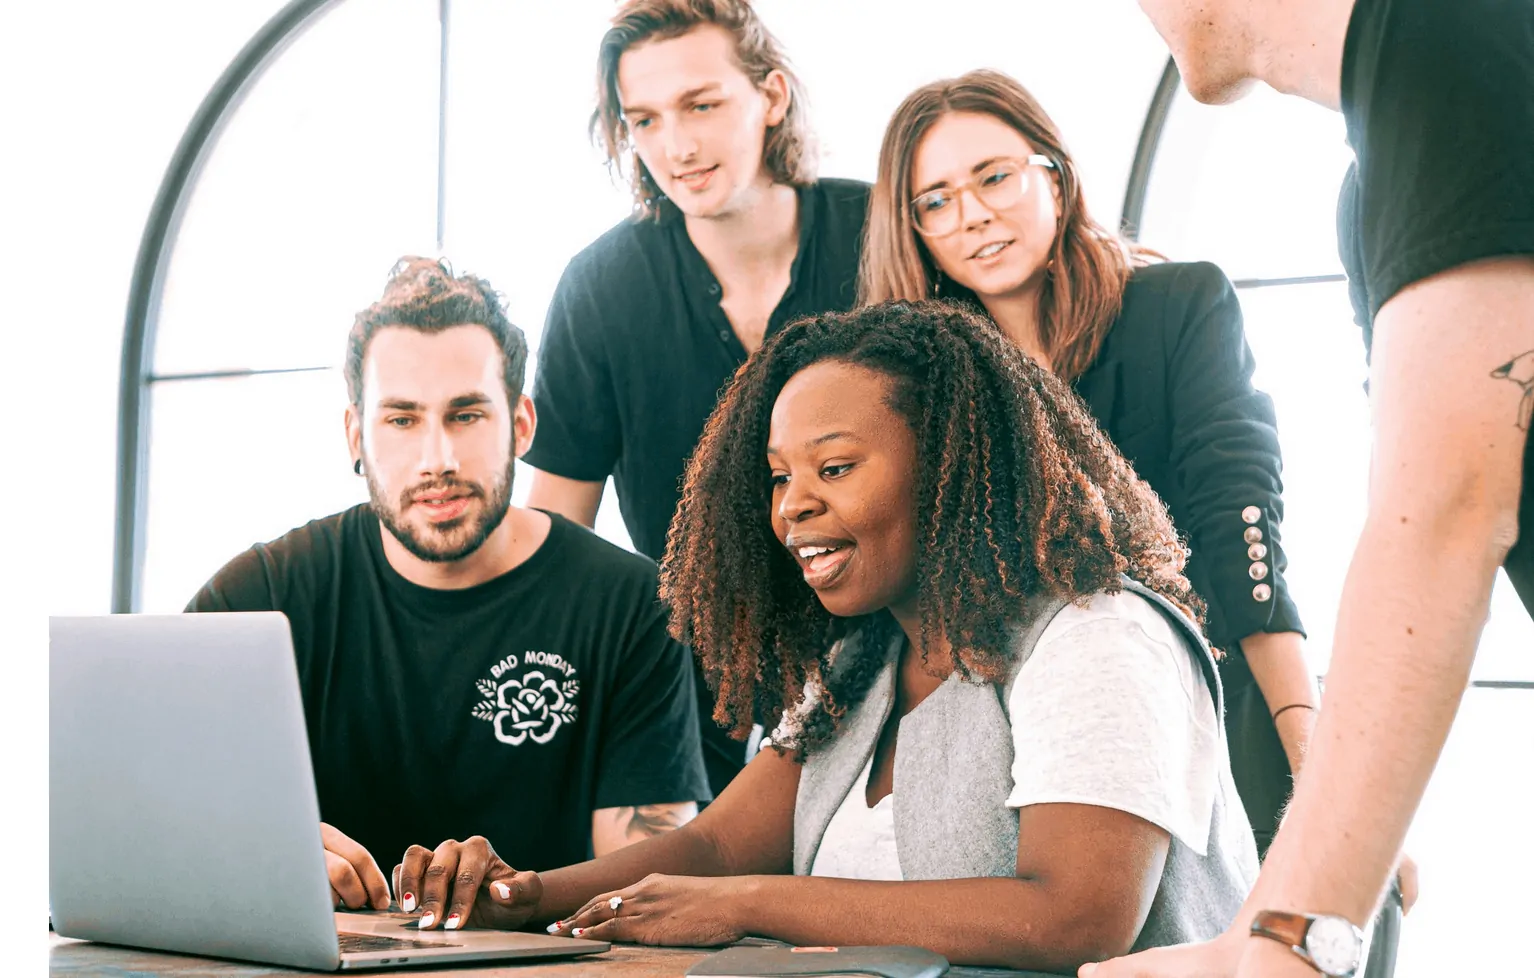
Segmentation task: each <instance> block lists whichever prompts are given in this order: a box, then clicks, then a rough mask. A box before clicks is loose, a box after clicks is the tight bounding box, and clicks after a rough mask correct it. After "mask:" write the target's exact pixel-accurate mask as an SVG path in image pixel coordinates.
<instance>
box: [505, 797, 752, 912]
mask: <svg viewBox="0 0 1534 978" xmlns="http://www.w3.org/2000/svg"><path fill="white" fill-rule="evenodd" d="M651 873H662V874H665V875H667V876H728V875H729V874H730V867H729V866H728V865H726V861H725V859H724V858H723V857H722V856H721V854H720V852H719V850H718V848H717V847H716V846H715V845H714V843H713V840H712V839H711V838H710V837H709V836H708V834H707V833H706V832H700V831H698V830H697V823H696V822H691V823H688V824H687V825H684V826H682V827H681V828H679V829H677V830H676V831H675V832H666V833H664V834H662V835H657V836H655V837H654V838H650V839H646V840H644V841H643V842H636V843H634V844H633V845H631V846H624V847H623V848H622V849H619V850H617V851H615V852H610V853H608V854H607V855H605V856H601V857H599V858H597V859H589V860H587V861H586V862H583V863H576V864H575V865H573V866H565V867H563V868H561V869H553V870H549V871H548V872H541V873H539V874H538V876H539V878H540V879H542V880H543V896H542V898H540V899H539V901H538V912H537V913H536V914H534V915H533V918H532V920H530V921H529V923H530V924H531V923H537V924H548V923H551V922H552V921H555V920H562V919H564V918H565V917H568V916H570V914H572V913H574V912H575V911H577V910H579V909H580V908H581V906H582V905H583V904H584V903H585V902H586V901H587V900H589V899H591V898H592V897H593V896H596V895H597V894H598V893H604V892H606V891H608V890H618V889H622V888H623V887H625V886H628V885H630V884H631V883H635V882H637V881H639V880H642V879H644V878H645V877H646V876H649V875H650V874H651Z"/></svg>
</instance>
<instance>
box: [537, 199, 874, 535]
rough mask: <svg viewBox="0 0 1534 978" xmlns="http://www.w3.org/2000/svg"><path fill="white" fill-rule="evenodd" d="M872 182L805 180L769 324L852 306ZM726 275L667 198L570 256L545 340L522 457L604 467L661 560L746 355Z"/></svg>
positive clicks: (634, 527)
mask: <svg viewBox="0 0 1534 978" xmlns="http://www.w3.org/2000/svg"><path fill="white" fill-rule="evenodd" d="M868 191H869V187H868V185H867V184H865V183H862V182H859V181H854V180H821V181H819V182H818V183H815V184H812V185H810V186H808V187H804V188H801V189H800V191H799V253H798V255H797V256H796V257H795V258H794V265H793V273H792V278H791V280H790V282H789V286H788V291H787V292H785V293H784V294H783V299H782V300H781V301H780V302H779V303H778V306H777V308H776V309H774V310H773V313H772V317H771V319H770V320H769V321H768V325H767V332H768V334H769V335H770V334H772V333H773V332H775V331H777V330H779V329H782V328H783V326H784V325H786V324H787V323H789V322H791V321H793V320H795V319H798V318H800V317H802V316H807V315H812V314H814V313H819V312H829V311H837V312H841V311H845V310H847V309H850V308H852V305H853V303H854V301H855V299H856V293H857V271H858V258H859V256H860V255H861V253H862V240H863V219H864V217H865V216H866V214H867V211H868ZM721 292H722V290H721V288H720V286H719V280H718V279H717V278H715V276H714V273H713V272H712V271H711V270H710V269H709V267H708V263H707V262H705V261H704V260H703V256H702V255H700V254H699V253H698V249H697V248H695V247H694V246H693V243H692V239H691V238H689V237H688V236H687V225H686V222H685V221H684V220H683V217H682V214H681V212H680V211H678V210H677V209H676V208H675V207H674V206H673V205H671V204H670V203H669V202H666V203H663V204H662V211H661V215H660V218H659V219H658V220H656V219H637V218H636V219H630V220H626V221H624V222H623V223H621V224H619V225H618V226H617V227H615V228H613V229H612V230H610V231H608V232H607V233H606V234H604V235H602V236H601V237H600V238H598V239H597V240H596V241H595V242H594V243H592V244H591V245H590V246H589V247H588V248H586V250H585V251H582V252H581V253H580V254H578V255H576V256H575V258H574V259H573V260H571V262H570V264H569V265H568V266H567V267H566V268H565V272H564V275H563V276H562V277H561V278H560V280H559V286H558V288H556V289H555V291H554V299H553V301H552V303H550V305H549V315H548V320H547V322H546V324H545V325H544V329H543V341H542V345H541V346H540V348H539V351H538V370H537V376H536V378H535V380H534V384H533V402H534V403H535V404H536V405H537V409H538V433H537V436H536V437H535V438H534V439H533V447H532V450H531V451H529V452H528V453H527V455H526V457H525V461H526V462H527V463H528V464H529V465H532V466H534V467H535V468H539V469H542V470H543V471H545V472H550V473H553V474H554V475H560V476H564V477H565V478H567V479H581V480H585V481H588V482H598V481H602V480H605V479H606V478H607V477H608V476H609V475H611V476H612V477H613V482H614V484H615V486H616V488H617V490H618V502H619V505H620V506H621V508H622V510H623V522H624V525H625V526H627V527H628V532H629V537H630V538H631V539H632V540H633V541H634V547H635V549H637V550H638V551H639V552H640V553H642V554H644V555H646V556H647V557H650V558H651V559H652V560H659V559H660V558H661V555H662V553H663V552H664V551H665V548H666V529H667V527H669V526H670V525H671V515H672V513H673V512H675V511H676V506H677V501H678V500H679V498H680V490H679V484H680V481H681V478H682V471H683V467H684V465H685V464H686V461H687V458H688V456H690V455H691V454H692V450H693V447H694V446H695V445H696V444H697V443H698V438H699V437H700V436H701V435H702V434H703V425H704V423H705V422H706V421H707V420H708V416H709V414H710V413H711V412H712V411H713V409H714V404H715V403H716V402H717V400H718V397H719V391H720V389H721V388H722V387H723V386H724V384H725V382H726V381H727V380H729V379H730V377H731V376H733V375H734V373H735V371H736V369H737V368H738V367H740V365H741V364H743V363H744V362H745V361H746V350H745V347H743V346H741V344H740V340H739V339H738V338H736V336H735V331H734V330H733V329H732V328H731V327H730V320H729V318H728V317H727V316H725V314H724V310H723V309H721V308H720V306H719V300H720V296H721Z"/></svg>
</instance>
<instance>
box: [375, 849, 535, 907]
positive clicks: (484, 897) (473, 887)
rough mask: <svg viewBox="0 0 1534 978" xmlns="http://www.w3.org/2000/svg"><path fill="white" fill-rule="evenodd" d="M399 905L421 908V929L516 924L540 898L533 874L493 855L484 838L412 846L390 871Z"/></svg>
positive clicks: (493, 851) (492, 850)
mask: <svg viewBox="0 0 1534 978" xmlns="http://www.w3.org/2000/svg"><path fill="white" fill-rule="evenodd" d="M394 889H395V892H396V893H399V894H400V907H401V908H402V909H404V910H406V911H411V910H413V909H415V908H416V907H417V906H419V909H420V911H421V918H420V921H419V926H420V927H421V928H422V929H423V930H430V929H432V928H435V927H441V928H443V929H444V930H457V929H458V928H460V927H467V926H486V925H488V926H492V927H505V926H514V925H516V924H519V923H521V922H522V921H523V920H525V919H526V917H527V915H528V914H529V913H531V912H532V910H533V908H535V907H536V906H537V905H538V901H539V900H540V899H541V897H542V895H543V881H542V880H541V879H539V877H538V874H537V873H531V872H524V873H519V872H517V871H516V870H515V869H513V868H511V867H510V866H509V865H507V864H506V862H505V861H504V860H502V859H501V858H500V857H499V856H497V855H496V854H495V850H494V849H493V848H491V846H490V843H489V841H488V840H486V839H485V837H484V836H479V835H476V836H471V837H470V838H468V839H465V840H464V841H463V842H458V841H455V840H451V839H450V840H448V841H447V842H444V843H442V844H441V845H439V846H438V847H437V848H436V849H435V850H431V849H427V848H426V847H424V846H411V847H410V848H409V849H407V850H405V858H404V861H403V862H401V863H400V864H399V865H398V866H396V867H395V868H394Z"/></svg>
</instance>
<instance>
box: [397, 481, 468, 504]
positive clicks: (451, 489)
mask: <svg viewBox="0 0 1534 978" xmlns="http://www.w3.org/2000/svg"><path fill="white" fill-rule="evenodd" d="M435 492H444V493H453V494H454V495H460V496H472V497H475V498H479V499H483V498H485V489H484V487H483V486H481V485H480V484H479V483H477V482H470V481H468V480H466V479H455V478H452V477H448V478H446V479H433V480H432V481H430V482H422V483H420V484H419V485H414V486H411V487H410V488H409V489H406V490H405V491H404V492H402V493H400V509H404V508H405V507H407V506H410V505H412V504H414V503H415V502H416V501H417V500H418V499H419V498H420V497H421V496H424V495H426V494H427V493H435Z"/></svg>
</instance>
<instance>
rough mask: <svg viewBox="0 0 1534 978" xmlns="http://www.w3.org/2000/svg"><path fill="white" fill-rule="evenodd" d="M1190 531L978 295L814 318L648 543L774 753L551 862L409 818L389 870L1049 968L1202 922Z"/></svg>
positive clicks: (1237, 844) (713, 440)
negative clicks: (609, 842) (411, 832)
mask: <svg viewBox="0 0 1534 978" xmlns="http://www.w3.org/2000/svg"><path fill="white" fill-rule="evenodd" d="M1183 560H1184V552H1183V550H1182V547H1181V545H1180V544H1179V542H1178V540H1177V537H1176V534H1175V532H1174V531H1173V529H1172V525H1171V523H1170V521H1169V520H1168V518H1167V515H1166V511H1165V509H1164V508H1163V506H1162V504H1161V503H1160V501H1159V500H1158V499H1157V498H1156V496H1155V494H1154V493H1152V492H1151V491H1150V489H1149V488H1148V487H1147V486H1146V485H1145V484H1144V483H1143V482H1141V481H1139V480H1138V479H1137V478H1136V477H1135V475H1134V472H1133V470H1132V469H1131V468H1130V466H1129V465H1128V463H1126V462H1125V461H1124V459H1123V458H1122V457H1120V456H1119V455H1118V453H1117V452H1116V451H1115V450H1114V448H1113V446H1112V444H1111V443H1110V442H1109V441H1108V439H1107V438H1105V437H1104V436H1103V434H1102V433H1101V432H1100V431H1099V430H1098V428H1097V426H1096V424H1095V423H1094V422H1093V421H1092V418H1091V416H1090V415H1089V414H1088V413H1087V411H1086V408H1085V407H1084V405H1082V403H1081V402H1080V401H1079V400H1078V399H1077V398H1076V397H1075V395H1074V394H1072V393H1071V391H1070V389H1069V388H1068V387H1067V386H1066V385H1065V384H1064V383H1062V382H1061V381H1060V380H1058V379H1057V378H1055V377H1054V376H1052V375H1051V374H1050V373H1048V372H1047V371H1045V370H1043V369H1041V368H1040V367H1039V366H1038V365H1037V364H1035V363H1034V362H1033V361H1032V360H1030V359H1029V358H1028V357H1026V356H1024V355H1023V354H1022V353H1020V352H1019V351H1018V350H1017V349H1016V348H1015V347H1014V346H1013V345H1012V344H1010V343H1009V342H1007V340H1006V339H1005V338H1004V337H1003V336H1002V335H1001V334H1000V333H999V332H997V330H996V329H995V328H994V327H993V326H992V325H991V324H990V323H988V322H985V321H983V320H982V319H980V318H979V317H976V316H974V315H972V314H970V313H968V312H965V311H964V310H962V309H960V308H958V307H954V306H949V305H946V304H943V303H898V302H897V303H889V304H885V305H881V306H876V307H873V308H868V309H863V310H859V311H857V312H853V313H845V314H826V315H821V316H816V317H813V318H810V319H806V320H801V321H800V322H798V323H796V324H794V325H792V326H790V327H788V328H787V329H785V330H783V331H782V332H781V333H780V334H778V335H776V336H774V337H773V338H771V339H769V340H768V342H767V343H766V344H765V345H764V346H763V348H762V349H761V350H760V351H759V352H758V353H757V354H756V355H755V356H753V357H752V358H751V359H750V360H749V361H748V362H747V363H746V365H745V366H744V367H743V368H742V369H741V371H740V372H739V373H738V374H737V375H736V377H735V379H734V380H733V381H732V383H731V384H730V386H729V387H728V388H727V390H726V392H725V394H724V396H723V398H722V400H721V402H720V404H719V406H718V408H717V409H716V410H715V412H714V414H713V416H712V417H711V418H710V420H709V423H708V426H707V428H706V430H705V432H704V436H703V439H702V441H701V442H700V443H699V446H698V449H697V452H696V454H695V455H694V456H693V458H692V460H691V462H690V464H689V466H688V471H687V477H686V482H685V485H684V489H683V494H682V503H681V506H680V508H679V509H678V511H677V515H676V518H675V521H674V522H673V524H672V527H671V534H670V539H669V544H668V547H667V554H666V561H665V565H664V570H663V573H662V595H663V597H664V599H665V600H666V601H667V603H668V604H669V605H670V607H671V611H672V628H673V631H674V633H675V634H676V636H677V637H678V638H679V639H681V640H683V641H686V642H688V643H691V644H692V646H693V647H694V649H695V651H696V652H697V654H698V655H699V656H700V658H701V660H702V663H703V668H704V672H705V673H706V675H707V676H708V677H709V681H710V683H711V684H712V685H714V686H715V687H716V690H717V694H718V695H717V708H716V712H715V716H714V718H715V720H716V721H718V722H720V723H722V724H724V725H726V726H728V727H731V728H732V729H733V730H734V731H735V733H736V735H737V736H741V737H744V736H745V734H746V732H747V731H748V730H749V728H750V727H751V724H752V719H753V717H754V716H758V715H780V716H781V717H782V718H783V719H782V722H781V723H780V725H779V727H778V729H777V730H776V731H774V734H773V738H772V743H771V749H768V750H763V751H762V752H761V753H760V754H758V755H757V756H756V758H755V759H753V760H752V761H751V762H750V764H748V765H747V767H746V769H745V770H744V771H743V772H742V774H741V775H740V776H739V777H738V778H736V779H735V780H734V781H733V782H732V783H731V784H730V786H729V787H728V788H727V789H726V790H725V791H724V792H723V793H722V794H721V795H720V796H719V798H718V800H717V801H715V802H714V804H713V805H711V806H710V807H709V808H708V809H706V810H705V811H704V812H703V813H702V814H701V815H699V816H698V817H697V818H696V819H695V820H693V821H692V822H690V823H689V824H687V825H685V826H683V827H681V828H679V829H677V830H676V831H674V832H671V833H667V834H666V835H664V836H658V837H656V838H654V839H649V840H645V841H643V842H640V843H637V844H635V845H633V846H630V847H628V848H626V849H624V850H622V851H620V852H616V853H613V854H611V855H608V856H604V857H602V858H600V859H596V860H593V861H591V862H588V863H583V864H581V865H578V866H572V867H566V868H564V869H560V870H555V871H552V872H546V873H542V874H534V873H526V872H524V873H517V872H515V870H514V869H513V868H512V867H510V866H508V865H506V864H505V863H504V862H502V861H500V859H499V858H497V857H496V856H495V855H494V852H493V850H492V849H491V847H490V845H489V843H488V842H486V841H485V840H484V839H482V838H476V839H472V840H469V841H468V842H465V843H453V844H444V846H442V847H439V848H438V850H437V851H436V853H432V852H428V851H427V850H425V849H423V848H420V847H412V848H411V850H410V851H409V852H407V853H406V856H405V861H404V863H403V865H402V866H401V867H400V868H399V869H397V870H396V873H397V874H400V875H399V877H398V878H397V885H398V886H403V887H405V888H410V887H416V886H424V888H425V893H426V897H427V900H428V901H435V903H434V904H433V903H423V909H433V910H436V911H437V918H438V919H441V918H442V917H443V916H444V914H443V913H442V907H443V905H444V902H445V901H446V900H447V899H448V897H449V894H448V893H447V889H448V885H449V881H453V880H455V879H456V880H457V882H456V883H455V884H454V885H453V891H452V894H451V899H452V901H454V902H453V903H452V905H451V911H452V912H454V913H460V914H462V915H463V917H464V919H468V920H470V921H471V922H472V923H478V924H482V925H489V926H521V925H523V924H525V923H528V922H529V921H536V922H540V923H541V922H547V921H553V924H552V925H551V926H550V927H549V930H550V932H551V933H560V934H571V935H574V936H588V937H592V938H597V939H610V940H619V941H635V942H640V943H646V944H676V945H706V944H722V943H728V942H730V941H734V940H737V939H739V938H741V937H743V936H745V935H760V936H765V937H771V938H777V939H780V940H784V941H788V942H790V943H794V944H809V945H824V944H833V945H862V944H918V945H922V946H925V947H928V948H931V949H933V950H935V951H937V952H939V953H941V954H944V955H946V956H947V957H948V958H949V959H950V960H952V961H954V962H955V963H961V964H974V965H993V966H1004V967H1012V968H1026V969H1039V970H1048V971H1061V970H1072V969H1074V968H1076V967H1077V966H1078V965H1079V964H1081V963H1083V962H1085V961H1095V960H1100V959H1101V958H1102V957H1104V956H1111V955H1114V954H1119V953H1122V952H1124V951H1126V950H1129V949H1131V948H1133V949H1140V948H1146V947H1152V946H1158V945H1164V944H1172V943H1179V942H1184V941H1192V940H1200V939H1204V938H1210V937H1213V936H1214V935H1215V934H1217V933H1219V932H1220V931H1221V930H1222V929H1223V928H1224V927H1225V926H1226V925H1227V924H1228V923H1229V922H1230V920H1231V919H1232V918H1233V917H1234V915H1235V913H1236V911H1237V909H1238V908H1239V907H1240V905H1241V901H1242V899H1243V897H1244V896H1245V894H1246V892H1247V889H1248V888H1249V886H1250V883H1251V880H1252V879H1253V878H1254V877H1255V875H1256V870H1257V859H1256V850H1255V846H1254V844H1253V840H1252V835H1251V831H1250V829H1249V828H1248V826H1247V825H1246V822H1245V819H1244V818H1243V817H1242V816H1241V814H1240V802H1239V800H1238V799H1237V797H1236V794H1235V787H1234V784H1233V782H1232V780H1231V775H1230V768H1229V762H1228V759H1227V756H1226V752H1225V743H1224V738H1223V733H1222V728H1221V726H1220V722H1219V714H1220V704H1219V697H1220V692H1219V682H1218V679H1217V677H1216V673H1215V668H1214V662H1213V657H1212V655H1211V653H1210V651H1209V649H1208V646H1207V645H1204V644H1203V641H1202V639H1201V638H1200V635H1199V632H1198V629H1197V626H1196V624H1195V619H1196V617H1197V615H1198V614H1199V605H1198V600H1197V598H1195V596H1194V595H1193V592H1192V589H1191V588H1190V587H1189V585H1188V581H1187V579H1186V578H1185V577H1184V576H1183V574H1182V564H1183ZM428 866H431V867H433V869H434V870H435V872H434V873H433V874H431V875H426V874H425V871H426V870H427V868H428ZM434 887H435V889H434ZM413 892H416V893H420V892H422V890H420V889H416V890H413ZM471 914H472V916H471Z"/></svg>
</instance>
